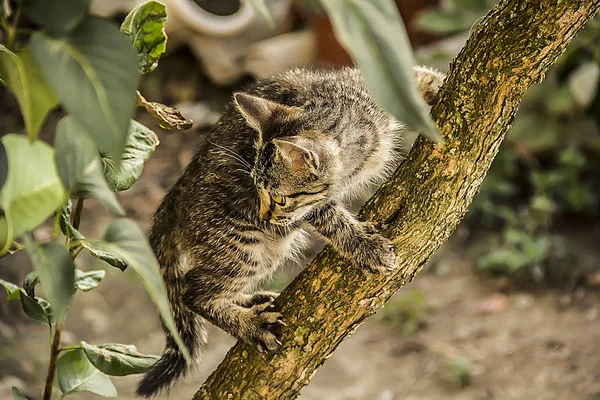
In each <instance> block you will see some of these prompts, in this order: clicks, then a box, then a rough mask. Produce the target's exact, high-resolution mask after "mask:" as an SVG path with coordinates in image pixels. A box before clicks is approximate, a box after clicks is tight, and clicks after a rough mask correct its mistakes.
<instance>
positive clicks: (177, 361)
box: [136, 235, 206, 397]
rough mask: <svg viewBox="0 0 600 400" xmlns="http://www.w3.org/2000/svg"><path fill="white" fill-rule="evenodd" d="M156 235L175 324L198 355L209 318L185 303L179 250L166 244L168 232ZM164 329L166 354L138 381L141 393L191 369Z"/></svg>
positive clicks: (155, 245)
mask: <svg viewBox="0 0 600 400" xmlns="http://www.w3.org/2000/svg"><path fill="white" fill-rule="evenodd" d="M153 236H154V237H153ZM156 236H159V235H151V236H150V243H151V245H152V247H153V249H154V252H155V253H156V258H157V259H158V262H159V264H160V265H161V270H162V273H163V279H164V281H165V286H166V288H167V294H168V296H169V301H170V303H171V311H172V313H173V319H174V320H175V326H176V327H177V331H178V332H179V335H180V336H181V339H182V340H183V343H184V345H185V346H186V347H187V349H188V351H189V353H190V355H191V357H192V358H196V357H197V356H198V355H199V353H200V350H201V349H202V348H203V347H204V346H205V345H206V321H205V320H204V319H203V318H201V317H199V316H198V315H197V314H195V313H194V312H193V311H192V310H190V309H189V308H188V307H186V306H185V304H183V301H182V297H183V289H184V287H185V286H184V282H183V275H184V274H183V271H181V267H180V264H179V260H178V256H177V252H176V251H173V249H172V248H171V246H169V245H166V246H165V243H164V240H165V239H164V237H165V236H162V235H160V236H161V238H159V239H155V237H156ZM153 239H155V240H153ZM153 242H154V243H153ZM163 329H164V331H165V333H166V335H167V344H166V346H165V350H164V352H163V355H162V357H161V358H160V359H159V360H158V361H157V362H156V364H154V366H152V368H151V369H150V370H149V371H148V372H146V374H145V375H144V377H143V378H142V380H141V381H140V383H139V384H138V387H137V390H136V394H137V395H138V396H143V397H152V396H156V395H158V394H159V393H160V391H161V390H164V389H169V388H170V387H171V386H173V384H175V382H176V381H177V380H178V379H179V378H182V377H183V376H184V375H185V373H186V372H187V370H188V369H189V365H188V363H187V362H186V360H185V358H184V357H183V353H182V352H181V350H180V349H179V346H177V344H176V343H175V340H174V339H173V337H172V336H171V334H170V333H169V331H168V330H167V329H166V328H165V326H164V324H163Z"/></svg>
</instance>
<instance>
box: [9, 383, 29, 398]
mask: <svg viewBox="0 0 600 400" xmlns="http://www.w3.org/2000/svg"><path fill="white" fill-rule="evenodd" d="M12 394H13V398H14V399H15V400H27V397H25V395H24V394H23V393H21V391H20V390H19V389H17V388H16V387H14V386H13V387H12Z"/></svg>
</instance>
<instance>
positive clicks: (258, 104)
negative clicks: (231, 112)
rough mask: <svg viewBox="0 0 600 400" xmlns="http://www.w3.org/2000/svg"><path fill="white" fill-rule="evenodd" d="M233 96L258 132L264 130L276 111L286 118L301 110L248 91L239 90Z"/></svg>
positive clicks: (249, 123)
mask: <svg viewBox="0 0 600 400" xmlns="http://www.w3.org/2000/svg"><path fill="white" fill-rule="evenodd" d="M233 98H234V99H235V105H236V107H237V108H238V110H240V112H241V113H242V116H243V117H244V119H245V120H246V122H247V123H248V125H250V126H251V127H252V128H254V129H255V130H257V131H258V132H262V128H263V126H264V125H265V124H266V123H267V121H269V119H271V117H272V116H273V115H274V114H275V113H278V114H280V115H281V117H284V118H285V117H286V116H291V115H293V114H295V113H296V112H298V111H299V108H297V107H288V106H285V105H283V104H279V103H275V102H274V101H271V100H267V99H263V98H261V97H257V96H253V95H251V94H248V93H242V92H238V93H235V94H234V95H233Z"/></svg>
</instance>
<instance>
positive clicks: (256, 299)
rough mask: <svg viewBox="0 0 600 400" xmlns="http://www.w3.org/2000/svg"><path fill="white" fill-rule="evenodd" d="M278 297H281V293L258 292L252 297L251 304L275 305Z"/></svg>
mask: <svg viewBox="0 0 600 400" xmlns="http://www.w3.org/2000/svg"><path fill="white" fill-rule="evenodd" d="M277 296H279V293H275V292H257V293H254V294H253V295H252V297H251V298H250V302H251V303H252V304H263V303H273V302H274V301H275V299H276V298H277Z"/></svg>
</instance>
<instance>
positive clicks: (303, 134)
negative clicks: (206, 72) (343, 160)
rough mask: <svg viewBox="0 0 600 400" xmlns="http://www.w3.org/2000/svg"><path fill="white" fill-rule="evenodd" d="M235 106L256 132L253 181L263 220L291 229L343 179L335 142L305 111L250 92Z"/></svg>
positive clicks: (238, 97) (236, 96) (240, 96)
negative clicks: (312, 122) (291, 225)
mask: <svg viewBox="0 0 600 400" xmlns="http://www.w3.org/2000/svg"><path fill="white" fill-rule="evenodd" d="M234 98H235V103H236V106H237V108H238V110H239V111H240V112H241V114H242V116H243V117H244V119H245V120H246V122H247V123H248V125H250V126H251V127H252V128H253V129H254V130H255V131H256V133H257V136H256V140H255V147H256V159H255V163H254V167H253V169H252V178H253V179H254V183H255V185H256V189H257V192H258V196H259V198H260V217H261V218H263V219H265V220H269V221H270V222H271V223H273V224H276V225H289V224H291V223H292V222H294V221H297V220H299V219H301V218H302V217H303V216H304V215H306V213H308V212H309V211H310V210H311V209H312V208H313V207H315V206H316V205H318V204H319V203H322V202H323V201H325V200H326V199H327V198H328V197H329V196H330V194H331V190H332V189H333V186H334V184H335V183H336V181H337V179H338V177H339V173H340V171H339V169H340V162H339V148H338V146H337V143H336V142H335V141H334V140H333V139H331V137H329V136H327V135H324V134H323V133H321V132H317V131H315V130H314V129H310V126H309V125H310V124H309V123H307V115H306V112H307V111H305V110H303V109H302V108H300V107H290V106H286V105H283V104H279V103H275V102H272V101H270V100H266V99H263V98H260V97H256V96H252V95H249V94H246V93H236V94H235V95H234Z"/></svg>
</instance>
